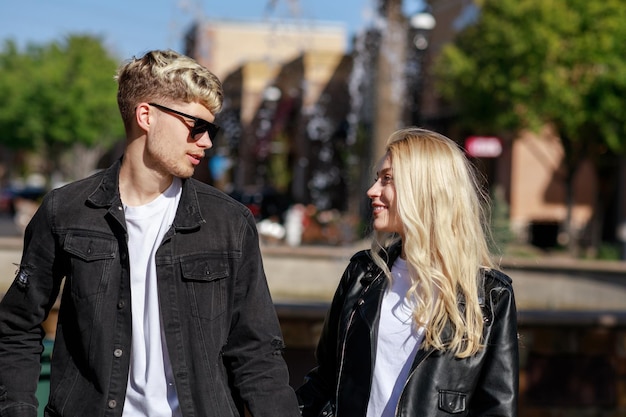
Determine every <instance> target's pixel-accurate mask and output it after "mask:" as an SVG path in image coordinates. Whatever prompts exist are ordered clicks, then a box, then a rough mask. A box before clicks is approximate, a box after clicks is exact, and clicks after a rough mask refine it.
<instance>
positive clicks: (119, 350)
mask: <svg viewBox="0 0 626 417" xmlns="http://www.w3.org/2000/svg"><path fill="white" fill-rule="evenodd" d="M122 354H123V352H122V349H115V350H114V351H113V356H115V357H116V358H120V357H122Z"/></svg>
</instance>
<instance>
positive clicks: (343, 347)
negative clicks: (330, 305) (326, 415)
mask: <svg viewBox="0 0 626 417" xmlns="http://www.w3.org/2000/svg"><path fill="white" fill-rule="evenodd" d="M382 273H383V271H380V272H379V273H378V275H377V276H376V278H374V279H373V280H372V281H371V282H370V283H369V284H368V285H367V286H366V287H364V288H363V290H362V291H361V293H360V294H359V298H358V299H357V301H356V303H355V306H354V308H352V311H351V312H350V317H349V318H348V324H347V325H346V329H345V332H344V335H343V340H342V342H341V357H340V361H339V372H338V373H337V388H336V390H335V416H334V417H339V414H338V412H337V400H338V399H339V384H340V383H341V374H342V373H343V365H344V359H345V353H346V345H347V343H348V330H349V329H350V326H351V325H352V321H353V319H354V315H355V314H356V309H357V307H358V306H361V305H363V303H364V302H365V300H364V299H363V297H364V296H365V294H366V293H367V291H368V290H369V289H370V287H371V286H372V285H373V284H374V283H375V282H376V281H378V279H379V278H380V276H381V275H382Z"/></svg>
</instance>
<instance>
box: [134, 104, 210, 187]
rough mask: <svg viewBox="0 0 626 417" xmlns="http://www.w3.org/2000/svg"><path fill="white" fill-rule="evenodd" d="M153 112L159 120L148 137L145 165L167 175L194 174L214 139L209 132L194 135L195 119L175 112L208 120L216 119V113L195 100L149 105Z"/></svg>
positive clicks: (187, 175) (186, 176)
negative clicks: (192, 101) (191, 101)
mask: <svg viewBox="0 0 626 417" xmlns="http://www.w3.org/2000/svg"><path fill="white" fill-rule="evenodd" d="M163 106H167V107H163ZM150 112H151V113H152V112H154V116H155V117H156V120H157V122H156V125H155V128H154V130H151V131H150V133H149V134H148V137H147V140H146V150H145V156H146V165H148V166H149V167H151V168H153V169H155V170H157V171H159V172H161V173H162V174H165V175H168V174H169V175H174V176H176V177H180V178H188V177H191V176H192V175H193V172H194V169H195V167H196V166H197V165H198V164H199V163H200V161H201V159H202V158H203V157H204V151H205V150H207V149H210V148H211V147H212V146H213V142H212V141H211V139H212V138H210V137H209V134H208V133H207V132H203V133H201V134H199V135H194V136H192V134H191V133H192V127H193V126H194V123H195V121H194V120H192V119H190V118H188V117H185V116H183V115H180V114H177V113H176V112H180V113H184V114H186V115H189V116H192V117H195V118H200V119H203V120H205V121H208V122H213V121H214V120H215V116H214V115H213V114H212V113H211V112H210V111H209V110H208V109H207V108H206V107H204V106H203V105H201V104H200V103H195V102H194V103H173V104H172V103H167V104H165V105H162V104H161V103H158V104H156V105H151V106H150ZM200 123H201V122H200Z"/></svg>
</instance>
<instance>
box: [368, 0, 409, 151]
mask: <svg viewBox="0 0 626 417" xmlns="http://www.w3.org/2000/svg"><path fill="white" fill-rule="evenodd" d="M378 8H379V13H380V15H381V17H382V18H383V21H384V22H385V24H384V27H382V28H380V30H381V34H380V35H381V38H380V47H379V53H378V62H377V66H376V72H377V76H376V87H375V89H376V92H375V100H376V109H375V113H374V129H373V130H374V131H373V132H372V133H373V137H372V153H371V156H372V162H373V163H377V162H378V160H380V158H382V156H383V155H384V153H385V143H386V142H387V138H388V137H389V135H390V134H391V133H392V132H393V131H395V130H397V129H398V128H400V127H401V126H402V125H403V124H404V120H403V119H404V117H403V116H404V101H405V100H404V98H405V95H406V88H405V87H406V85H405V63H406V38H407V35H406V34H407V27H408V23H407V19H406V17H405V16H404V14H403V13H402V0H379V1H378Z"/></svg>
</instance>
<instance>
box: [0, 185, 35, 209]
mask: <svg viewBox="0 0 626 417" xmlns="http://www.w3.org/2000/svg"><path fill="white" fill-rule="evenodd" d="M45 193H46V189H45V188H44V187H36V186H24V187H17V186H9V187H5V188H3V189H2V190H0V213H2V214H9V215H11V216H14V215H15V213H16V202H17V201H18V200H19V199H24V200H29V201H39V200H40V199H41V198H42V197H43V196H44V194H45Z"/></svg>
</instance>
